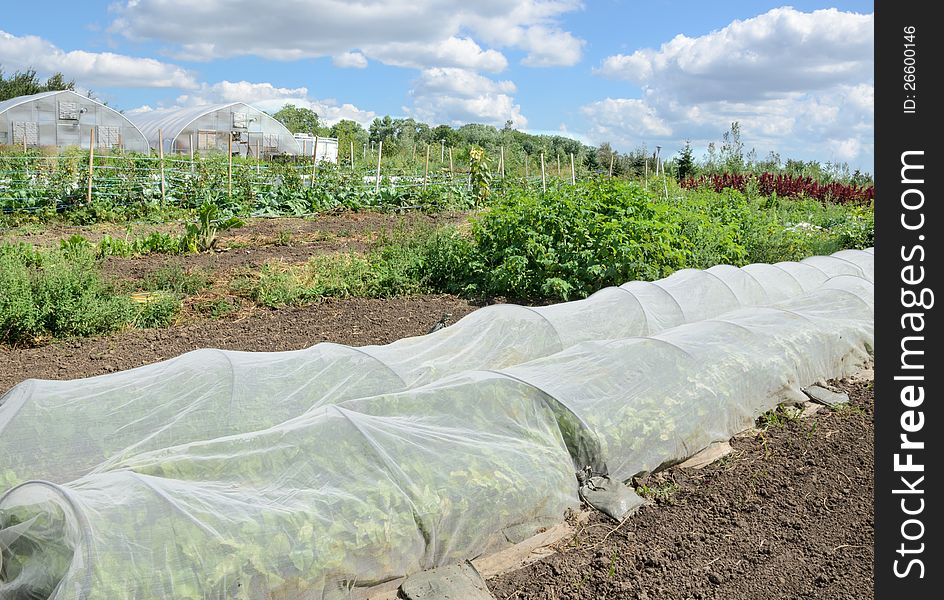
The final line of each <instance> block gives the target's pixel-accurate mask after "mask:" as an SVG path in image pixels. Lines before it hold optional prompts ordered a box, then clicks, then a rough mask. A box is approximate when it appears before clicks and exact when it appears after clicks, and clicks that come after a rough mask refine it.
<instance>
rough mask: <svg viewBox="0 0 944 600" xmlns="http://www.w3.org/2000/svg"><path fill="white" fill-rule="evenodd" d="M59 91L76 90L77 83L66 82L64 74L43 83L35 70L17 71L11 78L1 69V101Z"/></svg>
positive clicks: (53, 76)
mask: <svg viewBox="0 0 944 600" xmlns="http://www.w3.org/2000/svg"><path fill="white" fill-rule="evenodd" d="M58 90H75V81H71V80H70V81H66V78H65V77H64V76H63V75H62V73H53V74H52V75H50V76H49V78H48V79H47V80H46V81H45V82H43V81H40V79H39V77H38V76H37V75H36V71H35V70H33V69H27V70H25V71H15V72H14V73H13V74H12V75H10V76H9V77H5V76H4V75H3V69H0V101H2V100H9V99H10V98H16V97H17V96H28V95H30V94H38V93H40V92H54V91H58Z"/></svg>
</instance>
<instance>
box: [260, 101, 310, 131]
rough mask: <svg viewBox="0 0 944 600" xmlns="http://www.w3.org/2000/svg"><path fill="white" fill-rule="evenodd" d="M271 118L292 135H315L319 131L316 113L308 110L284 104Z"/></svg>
mask: <svg viewBox="0 0 944 600" xmlns="http://www.w3.org/2000/svg"><path fill="white" fill-rule="evenodd" d="M272 116H273V117H275V120H277V121H279V122H280V123H282V125H285V126H286V127H287V128H288V130H289V131H291V132H292V133H310V134H316V133H318V131H319V127H320V121H319V120H318V113H316V112H315V111H313V110H311V109H310V108H304V107H301V106H295V105H294V104H286V105H285V106H283V107H282V108H281V110H279V111H278V112H277V113H275V114H274V115H272Z"/></svg>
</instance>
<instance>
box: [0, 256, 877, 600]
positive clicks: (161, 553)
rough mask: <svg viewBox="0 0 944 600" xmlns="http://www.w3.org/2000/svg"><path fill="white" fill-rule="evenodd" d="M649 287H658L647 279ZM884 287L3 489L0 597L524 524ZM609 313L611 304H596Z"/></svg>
mask: <svg viewBox="0 0 944 600" xmlns="http://www.w3.org/2000/svg"><path fill="white" fill-rule="evenodd" d="M649 289H650V290H651V289H653V288H649ZM873 311H874V309H873V303H872V284H871V283H869V282H868V281H867V280H865V279H864V278H862V277H861V276H859V275H838V276H835V277H832V278H830V279H827V280H826V281H824V285H823V286H821V288H820V289H818V290H816V291H813V292H810V293H808V294H804V295H801V296H798V297H796V298H792V299H790V300H786V301H783V302H780V303H776V304H773V305H769V306H765V307H754V308H738V309H736V310H734V311H729V312H726V313H724V314H723V315H717V316H715V317H713V318H711V319H709V320H704V321H699V322H694V323H686V324H683V325H680V326H677V327H673V328H670V329H667V330H664V331H662V332H661V333H658V334H656V335H653V336H648V337H628V338H624V339H616V340H609V341H589V342H582V343H578V344H576V345H574V346H572V347H569V348H567V349H565V350H563V351H560V352H556V353H554V354H551V355H548V356H545V357H542V358H538V359H536V360H532V361H529V362H525V363H522V364H519V365H516V366H512V367H507V368H503V369H492V370H475V371H467V372H464V373H459V374H454V375H451V376H448V377H445V378H443V379H440V380H437V381H434V382H432V383H428V384H426V385H422V386H420V387H417V388H414V389H408V390H401V391H398V392H393V393H384V394H378V395H374V396H370V397H365V398H359V399H352V400H345V401H341V402H337V403H335V404H322V405H320V406H318V407H316V408H314V409H312V410H309V411H308V412H306V413H305V414H303V415H301V416H298V417H296V418H294V419H291V420H288V421H286V422H284V423H281V424H278V425H276V426H274V427H270V428H267V429H264V430H260V431H254V432H247V433H241V434H238V435H233V436H228V437H223V438H218V439H212V440H205V441H195V442H191V443H187V444H183V445H178V446H175V447H169V448H163V449H158V450H153V451H150V452H142V453H139V454H137V455H134V456H128V457H127V458H125V459H123V460H121V461H120V462H119V463H118V464H115V465H113V468H112V469H111V470H107V471H101V472H98V473H93V474H90V475H87V476H85V477H83V478H81V479H79V480H77V481H74V482H71V483H68V484H65V485H54V484H50V483H44V482H40V483H37V482H32V483H25V484H23V485H21V486H19V487H16V488H14V489H13V490H12V491H10V492H8V493H7V494H6V495H5V496H4V497H3V498H2V499H0V552H2V556H3V559H2V560H3V562H4V566H3V567H2V569H3V571H2V572H3V578H2V580H0V596H3V597H4V598H15V599H17V600H19V599H21V598H54V599H56V600H78V599H81V598H161V599H168V600H169V599H175V600H180V599H187V600H191V599H192V600H197V599H199V600H204V599H208V598H213V599H223V598H247V599H249V598H252V599H256V598H292V599H296V598H297V599H301V598H342V597H349V596H350V591H351V590H352V589H353V588H356V587H360V586H367V585H371V584H375V583H379V582H382V581H386V580H389V579H392V578H395V577H399V576H403V575H406V574H409V573H412V572H416V571H418V570H421V569H426V568H432V567H436V566H440V565H443V564H447V563H451V562H456V561H459V560H462V559H467V558H472V557H475V556H476V555H479V554H481V553H483V552H486V551H488V550H490V549H492V548H495V547H497V546H498V545H500V544H501V543H502V542H503V541H513V540H515V539H517V538H520V537H522V536H526V535H529V534H531V533H534V532H535V531H536V529H537V528H538V527H542V526H546V525H548V524H549V523H551V522H555V521H559V520H560V519H562V518H563V514H564V511H565V510H566V508H567V507H570V506H574V505H576V504H577V495H576V490H577V486H576V479H575V477H574V471H575V469H581V468H583V467H584V466H587V465H590V466H592V467H593V469H594V470H595V471H598V472H602V473H609V474H610V475H611V476H613V477H615V478H619V479H626V478H628V477H630V476H632V475H633V474H634V473H637V472H639V471H644V470H652V469H653V468H655V467H657V466H659V465H662V464H667V463H671V462H675V461H679V460H682V459H684V458H686V457H687V456H689V455H691V454H692V453H694V452H695V451H697V450H699V449H701V448H702V447H704V446H706V445H707V444H709V443H710V442H712V441H717V440H723V439H727V438H728V437H730V436H731V435H732V434H733V433H735V432H737V431H739V430H740V429H742V428H743V427H744V426H745V425H747V424H749V423H750V422H751V420H752V419H753V418H755V417H756V416H757V415H758V414H759V413H761V412H762V411H764V410H767V409H769V408H772V407H773V406H774V405H775V404H776V403H777V402H778V401H779V400H780V399H781V398H783V395H784V394H787V395H798V394H800V389H799V388H800V387H801V386H804V385H808V384H810V383H812V382H814V381H816V380H819V379H823V378H829V377H836V376H842V375H845V374H848V373H850V372H851V371H852V370H853V369H854V368H855V367H856V366H857V365H860V364H861V363H863V362H864V361H866V360H867V359H868V357H869V353H870V351H871V344H872V336H873V322H874V316H873ZM604 318H605V317H604Z"/></svg>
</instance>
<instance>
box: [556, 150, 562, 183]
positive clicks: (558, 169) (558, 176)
mask: <svg viewBox="0 0 944 600" xmlns="http://www.w3.org/2000/svg"><path fill="white" fill-rule="evenodd" d="M560 176H561V170H560V152H558V153H557V178H558V179H560Z"/></svg>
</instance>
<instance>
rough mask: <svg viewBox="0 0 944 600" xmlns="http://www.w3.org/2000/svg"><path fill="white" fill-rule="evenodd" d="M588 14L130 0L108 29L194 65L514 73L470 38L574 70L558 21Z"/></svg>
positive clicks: (481, 7)
mask: <svg viewBox="0 0 944 600" xmlns="http://www.w3.org/2000/svg"><path fill="white" fill-rule="evenodd" d="M580 8H582V3H581V2H580V1H578V0H501V1H499V0H477V1H476V2H468V1H460V0H385V1H379V0H365V1H363V2H342V1H340V0H284V1H282V2H274V3H270V4H269V5H267V6H266V7H265V10H261V11H260V10H259V6H258V3H257V2H255V1H253V0H231V1H228V2H222V1H220V0H205V1H204V2H202V3H200V4H199V6H196V5H194V3H193V2H192V1H191V0H124V1H123V2H120V3H119V4H117V5H116V6H115V8H114V11H115V13H116V18H115V20H114V21H113V22H112V24H111V26H110V30H111V31H112V32H116V33H120V34H122V35H124V36H126V37H128V38H130V39H134V40H157V41H160V42H164V43H167V44H169V45H170V48H171V52H172V53H173V55H174V56H180V57H186V58H188V59H190V60H209V59H212V58H219V57H230V56H238V55H255V56H261V57H264V58H270V59H275V60H295V59H299V58H312V57H319V56H332V57H339V56H344V55H345V54H346V53H350V52H352V51H353V50H354V49H359V50H360V52H361V53H362V54H363V55H364V56H366V57H368V58H376V59H377V60H380V61H383V62H387V61H390V62H389V63H388V64H393V65H397V64H404V65H407V66H411V67H417V68H422V67H435V66H451V67H464V68H475V69H480V70H487V71H497V70H501V69H503V68H504V65H506V64H507V60H506V59H505V57H504V56H503V55H502V54H501V53H500V52H499V51H498V50H497V49H494V48H493V49H483V48H481V47H480V46H479V44H478V42H476V41H475V40H473V38H472V36H474V37H475V38H477V39H479V40H484V41H486V42H488V43H490V44H492V45H493V46H497V47H509V48H515V49H519V50H524V51H525V52H526V53H527V55H526V57H525V59H524V60H523V62H524V64H527V65H533V66H548V65H573V64H576V62H577V61H579V60H580V56H581V52H582V47H583V42H582V41H581V40H579V39H577V38H576V37H574V36H573V34H571V33H569V32H567V31H564V30H563V29H562V28H561V23H560V18H561V16H562V15H563V14H565V13H568V12H572V11H575V10H579V9H580ZM247 15H252V17H251V18H247ZM194 31H199V32H200V34H199V37H198V39H199V40H200V41H195V40H194V34H193V32H194ZM473 46H474V47H473ZM344 60H345V59H341V61H342V62H343V61H344ZM355 66H356V65H355Z"/></svg>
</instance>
